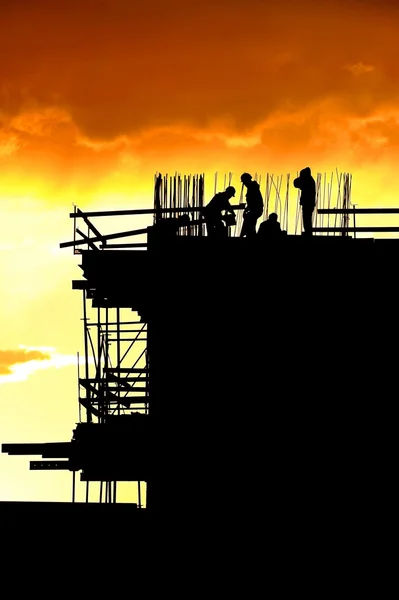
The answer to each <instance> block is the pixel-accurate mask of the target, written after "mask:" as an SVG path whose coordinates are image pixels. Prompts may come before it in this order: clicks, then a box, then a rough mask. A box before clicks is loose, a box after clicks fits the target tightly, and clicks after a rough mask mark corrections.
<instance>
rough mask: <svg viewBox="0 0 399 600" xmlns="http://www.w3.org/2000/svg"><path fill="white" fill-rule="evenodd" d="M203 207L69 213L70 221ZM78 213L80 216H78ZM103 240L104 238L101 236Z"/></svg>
mask: <svg viewBox="0 0 399 600" xmlns="http://www.w3.org/2000/svg"><path fill="white" fill-rule="evenodd" d="M204 208H205V207H197V208H188V207H186V208H161V209H157V210H155V209H154V208H136V209H130V210H99V211H88V212H82V211H79V209H78V212H77V213H69V216H70V217H71V219H78V218H80V217H82V218H83V217H119V216H124V215H154V214H155V213H158V212H161V213H162V214H172V213H196V212H203V210H204ZM232 208H233V209H234V210H243V209H244V208H245V203H241V204H233V205H232ZM79 213H80V214H79ZM103 237H104V238H105V236H103Z"/></svg>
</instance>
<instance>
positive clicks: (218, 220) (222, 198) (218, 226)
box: [204, 185, 236, 239]
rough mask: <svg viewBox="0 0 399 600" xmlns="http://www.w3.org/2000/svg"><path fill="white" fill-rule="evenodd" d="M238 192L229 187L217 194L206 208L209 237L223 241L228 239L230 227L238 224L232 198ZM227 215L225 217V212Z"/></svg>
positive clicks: (205, 216)
mask: <svg viewBox="0 0 399 600" xmlns="http://www.w3.org/2000/svg"><path fill="white" fill-rule="evenodd" d="M235 193H236V190H235V188H234V187H233V186H231V185H229V187H227V188H226V189H225V191H224V192H219V193H217V194H215V196H214V197H213V198H212V200H211V201H210V202H209V203H208V204H207V205H206V206H205V208H204V218H205V223H206V230H207V234H208V237H211V238H214V239H223V238H226V237H227V234H228V227H229V226H231V225H234V224H235V222H236V218H235V213H234V210H233V208H232V206H231V204H230V198H233V196H235ZM224 211H225V212H226V213H227V214H225V215H223V214H222V213H223V212H224Z"/></svg>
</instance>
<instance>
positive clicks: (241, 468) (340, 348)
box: [2, 176, 399, 521]
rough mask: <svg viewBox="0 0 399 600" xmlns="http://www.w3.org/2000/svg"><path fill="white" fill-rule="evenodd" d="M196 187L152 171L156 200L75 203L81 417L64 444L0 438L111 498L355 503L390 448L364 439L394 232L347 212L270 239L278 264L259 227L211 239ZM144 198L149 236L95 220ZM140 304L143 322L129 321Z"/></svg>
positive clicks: (171, 505)
mask: <svg viewBox="0 0 399 600" xmlns="http://www.w3.org/2000/svg"><path fill="white" fill-rule="evenodd" d="M191 183H194V185H193V187H192V188H191V190H192V192H193V194H192V195H191V193H190V191H189V190H187V189H186V191H185V193H182V194H180V195H179V192H178V190H179V185H180V184H179V181H177V180H176V178H175V179H174V181H173V182H172V184H171V182H169V183H166V185H167V186H169V185H173V186H175V187H176V189H177V192H176V194H175V196H173V194H172V196H170V195H168V194H167V193H166V192H165V180H164V179H162V178H161V176H159V177H158V178H157V179H156V183H155V200H154V209H153V210H148V211H134V210H132V211H112V212H111V211H110V212H97V213H93V212H92V213H82V212H81V211H79V210H75V211H74V213H73V214H72V215H71V217H72V218H73V219H74V221H75V222H76V221H78V220H79V219H82V220H83V221H84V222H85V223H86V225H87V226H88V228H89V231H90V232H91V235H92V237H89V236H86V235H83V234H82V233H80V238H79V239H78V238H77V236H75V239H74V240H73V241H72V242H67V243H64V244H61V246H62V247H67V246H71V247H74V248H75V250H76V249H77V248H79V247H81V246H83V245H86V246H88V247H87V249H84V250H81V265H80V266H81V269H82V276H83V279H80V280H76V281H74V282H73V288H74V289H75V290H80V291H81V292H82V295H83V321H84V334H85V336H84V339H85V357H86V361H85V366H84V370H83V372H82V373H79V384H80V394H79V402H80V406H81V408H82V411H83V413H84V415H82V422H80V423H79V424H78V425H77V427H76V429H75V430H74V433H73V437H72V440H71V441H70V442H61V443H58V444H54V443H52V444H28V445H25V444H3V448H2V451H3V452H8V453H10V454H27V455H28V454H32V455H33V454H37V455H40V456H41V457H42V460H39V461H33V462H31V468H32V469H41V470H43V469H48V470H51V469H66V470H70V471H71V472H72V473H73V478H74V477H75V473H78V472H80V473H81V479H82V480H83V481H85V482H87V489H89V484H90V483H91V482H97V483H98V484H99V485H100V490H101V491H100V498H101V500H102V502H106V503H112V502H115V501H116V499H117V496H116V492H117V482H119V481H136V482H146V484H147V490H146V499H145V500H144V499H143V498H141V497H140V494H141V491H140V494H139V501H138V503H137V505H138V508H141V507H142V506H143V505H144V504H145V505H146V511H147V512H148V513H150V512H153V513H155V512H160V513H166V512H168V513H171V512H173V511H175V512H178V513H179V514H180V515H181V514H183V513H189V514H191V515H196V514H197V515H198V514H204V513H206V512H209V511H210V510H212V511H213V512H214V513H216V514H220V515H223V518H226V515H228V516H229V517H231V518H234V515H235V514H236V512H237V511H239V510H240V511H242V510H247V509H248V510H250V511H255V512H257V513H262V514H264V515H265V518H266V517H267V518H270V516H271V515H273V518H274V519H277V520H279V519H285V520H286V521H287V520H289V519H294V518H297V519H300V520H305V521H306V519H312V520H313V519H315V518H317V516H318V517H319V518H324V515H325V514H326V513H329V512H331V511H332V510H333V511H334V515H336V511H337V510H341V508H340V507H341V501H342V496H343V495H344V496H345V510H352V509H351V508H348V507H355V506H356V507H357V508H356V510H358V503H359V500H360V499H361V498H362V497H363V495H364V494H366V495H367V493H370V490H369V487H368V486H369V482H370V477H372V478H373V480H375V478H377V477H381V476H382V473H383V472H385V470H386V469H387V468H388V466H387V465H388V462H389V461H386V462H385V464H384V465H380V466H379V468H378V469H376V466H375V464H374V463H373V461H371V462H370V460H371V457H372V455H373V450H372V448H371V446H370V436H371V435H374V436H375V435H377V436H378V435H379V434H378V433H375V431H376V430H375V429H374V430H373V433H371V431H370V427H371V426H372V424H373V427H374V425H375V426H376V427H378V425H379V419H380V418H381V413H380V412H379V411H378V410H377V409H376V403H377V401H378V399H379V398H381V397H388V395H389V394H391V393H392V390H393V389H394V387H393V386H394V383H393V373H394V372H395V371H394V369H393V365H394V360H395V356H394V355H393V354H392V352H391V351H390V347H391V345H390V344H389V343H388V341H389V339H391V337H395V336H396V335H397V333H398V331H397V329H398V326H397V324H396V320H395V319H394V315H395V314H396V296H395V294H394V290H395V289H396V288H395V282H394V277H393V274H394V273H395V270H396V264H397V259H398V251H399V241H398V240H391V239H381V240H380V239H378V240H377V239H372V238H370V239H356V238H355V237H350V236H349V235H348V233H354V234H355V232H356V231H358V230H359V228H357V229H356V227H355V226H354V227H353V228H350V227H349V225H348V222H347V221H345V226H344V227H338V228H337V227H332V228H331V227H329V228H326V229H327V230H328V231H329V232H330V233H331V232H334V233H336V232H337V230H339V231H338V232H339V233H341V234H342V233H345V235H340V236H333V235H329V236H322V235H317V234H318V233H320V232H321V230H322V229H323V227H321V228H317V227H316V228H314V233H316V235H314V236H312V237H311V238H310V239H308V238H306V237H303V236H302V237H301V236H295V235H287V236H283V237H281V238H279V240H278V242H276V243H277V244H278V252H276V253H274V254H273V259H272V260H270V254H269V252H270V245H262V244H260V243H259V240H258V239H257V238H254V239H252V238H249V239H247V238H240V237H239V236H236V237H229V238H226V239H222V240H213V239H209V238H208V237H206V236H205V227H204V222H203V218H202V208H203V206H204V203H203V189H204V186H203V178H202V176H196V177H195V178H194V179H193V180H191ZM184 185H188V184H186V183H184ZM167 189H169V187H168V188H167ZM180 189H181V187H180ZM187 199H189V200H190V202H187ZM233 208H234V210H241V209H242V208H243V207H242V206H241V205H238V206H233ZM323 210H325V211H326V212H325V214H334V210H335V211H336V214H343V213H344V214H345V215H348V214H352V215H354V209H349V208H346V207H345V208H338V209H320V214H322V211H323ZM381 210H383V209H380V211H381ZM386 210H387V211H388V209H386ZM351 211H352V212H351ZM145 212H147V214H154V224H153V226H152V227H150V228H148V230H147V229H145V230H138V231H140V232H141V234H143V233H145V234H147V237H148V239H147V242H146V243H145V246H146V247H145V249H143V248H142V247H141V243H140V242H139V243H137V244H134V243H133V244H132V243H130V244H120V243H119V242H116V243H114V240H118V239H120V238H123V237H126V236H129V235H132V233H133V234H137V231H134V232H132V231H129V232H122V233H121V234H115V233H114V234H109V235H103V234H100V232H99V230H98V229H97V228H96V227H95V226H94V225H93V224H92V223H91V221H90V219H91V218H93V217H95V216H98V217H101V216H110V215H112V214H117V215H121V214H125V215H127V214H132V215H134V214H143V213H145ZM365 212H367V210H366V211H365ZM370 212H373V211H372V210H370ZM374 212H378V211H377V210H376V211H374ZM391 212H392V210H391ZM397 212H399V211H397ZM361 213H362V211H361V210H360V209H358V210H356V214H361ZM181 214H186V215H190V217H191V221H190V226H188V225H187V220H186V221H182V222H180V226H179V227H178V228H177V230H174V231H175V233H173V232H172V234H171V235H168V236H166V237H165V235H161V234H160V228H159V227H157V224H158V223H159V221H160V220H162V219H165V218H166V217H167V216H170V217H172V218H177V217H178V216H179V215H181ZM363 229H364V228H363ZM366 229H367V228H366ZM373 229H374V230H378V228H372V227H371V228H369V230H373ZM380 229H381V228H380ZM387 229H390V230H394V229H395V228H392V227H390V228H387ZM396 230H398V228H396ZM77 231H78V230H77ZM88 304H91V305H92V307H93V309H94V310H95V311H96V312H97V319H96V320H94V321H93V320H90V321H89V320H88V317H87V310H88ZM132 311H133V313H137V315H138V318H137V319H136V318H134V317H131V318H130V319H128V320H126V321H125V320H123V318H122V313H126V312H128V313H130V314H132ZM92 332H95V333H96V335H97V338H96V339H93V336H92ZM140 336H141V337H140ZM140 343H142V344H143V346H142V347H141V346H140V350H139V351H138V352H137V354H136V355H135V358H134V360H133V359H132V360H130V359H129V360H128V359H127V358H126V357H129V356H131V354H129V353H131V351H132V349H133V348H136V349H137V344H140ZM111 347H112V348H113V350H112V352H113V354H112V357H111V354H110V348H111ZM141 348H142V349H141ZM91 352H93V357H94V361H93V365H91V366H90V363H89V360H88V359H89V356H90V355H91V354H90V353H91ZM391 367H392V370H390V369H391ZM395 389H396V388H395ZM369 459H370V460H369ZM377 471H378V473H377ZM141 489H142V488H141V487H140V486H139V490H141ZM137 505H136V504H135V505H134V506H132V507H131V510H132V511H136V512H137V510H138V508H137ZM333 507H335V508H333ZM126 510H127V509H126ZM138 512H140V510H139V511H138Z"/></svg>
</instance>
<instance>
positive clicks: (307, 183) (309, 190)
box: [294, 167, 316, 236]
mask: <svg viewBox="0 0 399 600" xmlns="http://www.w3.org/2000/svg"><path fill="white" fill-rule="evenodd" d="M294 187H296V188H297V189H299V190H301V197H300V201H299V203H300V205H301V206H302V221H303V228H304V233H305V235H306V236H311V235H312V217H313V211H314V209H315V206H316V182H315V180H314V179H313V177H312V173H311V170H310V167H306V168H305V169H302V171H300V172H299V177H297V178H296V179H294Z"/></svg>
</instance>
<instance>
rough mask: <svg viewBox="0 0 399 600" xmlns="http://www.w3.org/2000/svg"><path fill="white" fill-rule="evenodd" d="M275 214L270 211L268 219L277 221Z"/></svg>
mask: <svg viewBox="0 0 399 600" xmlns="http://www.w3.org/2000/svg"><path fill="white" fill-rule="evenodd" d="M277 218H278V217H277V214H276V213H270V215H269V221H274V222H277Z"/></svg>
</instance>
